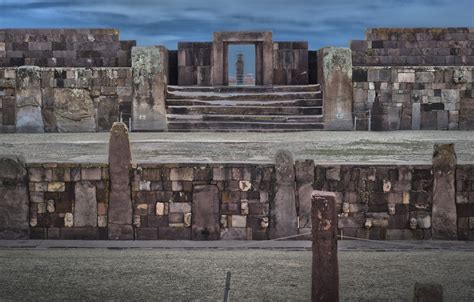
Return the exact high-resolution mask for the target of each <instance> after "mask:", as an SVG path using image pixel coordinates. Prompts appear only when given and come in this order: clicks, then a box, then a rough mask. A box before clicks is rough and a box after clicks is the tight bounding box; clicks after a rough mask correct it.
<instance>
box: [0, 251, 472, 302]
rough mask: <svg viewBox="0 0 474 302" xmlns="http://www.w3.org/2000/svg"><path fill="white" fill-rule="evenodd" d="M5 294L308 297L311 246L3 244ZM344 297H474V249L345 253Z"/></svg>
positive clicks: (41, 297) (0, 292)
mask: <svg viewBox="0 0 474 302" xmlns="http://www.w3.org/2000/svg"><path fill="white" fill-rule="evenodd" d="M0 268H1V273H0V284H2V286H0V300H2V301H5V300H15V301H18V300H22V301H25V300H35V301H46V300H49V301H58V300H62V301H63V300H132V301H139V300H140V301H151V300H154V301H220V300H222V299H223V292H224V284H225V274H226V272H227V271H230V272H231V273H232V279H231V301H309V300H310V292H311V252H310V251H289V250H259V249H241V250H219V249H204V250H183V249H178V250H173V249H171V250H170V249H123V250H121V249H45V250H0ZM339 271H340V294H341V301H359V300H360V299H363V300H364V301H365V300H367V299H369V300H372V301H380V300H382V299H390V301H410V299H411V298H412V295H413V286H414V284H415V282H437V283H441V284H442V285H443V289H444V298H445V301H472V300H473V299H474V283H473V281H472V280H474V253H473V252H468V251H403V252H401V251H398V252H391V251H381V252H377V251H372V252H368V251H339Z"/></svg>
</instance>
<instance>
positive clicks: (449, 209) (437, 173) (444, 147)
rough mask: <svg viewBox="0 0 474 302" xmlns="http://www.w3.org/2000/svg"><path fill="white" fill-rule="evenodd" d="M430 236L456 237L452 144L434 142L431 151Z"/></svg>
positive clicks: (454, 168) (454, 172)
mask: <svg viewBox="0 0 474 302" xmlns="http://www.w3.org/2000/svg"><path fill="white" fill-rule="evenodd" d="M433 182H434V183H433V210H432V217H431V227H432V232H433V234H432V237H433V239H441V240H447V239H448V240H449V239H452V240H456V239H457V213H456V152H455V151H454V144H435V145H434V152H433Z"/></svg>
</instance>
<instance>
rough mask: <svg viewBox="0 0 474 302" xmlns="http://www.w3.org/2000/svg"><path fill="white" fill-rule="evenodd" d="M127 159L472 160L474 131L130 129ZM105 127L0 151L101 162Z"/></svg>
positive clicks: (26, 137) (28, 138) (1, 142)
mask: <svg viewBox="0 0 474 302" xmlns="http://www.w3.org/2000/svg"><path fill="white" fill-rule="evenodd" d="M130 139H131V146H132V160H133V161H134V162H152V163H189V162H199V163H211V162H233V163H236V162H246V163H247V162H248V163H272V162H273V158H274V156H275V153H276V151H277V150H278V149H286V150H289V151H291V152H292V153H293V155H294V157H295V159H297V160H298V159H314V160H315V161H316V162H317V163H318V164H324V163H345V164H350V163H371V164H378V163H380V164H407V163H410V164H431V160H432V152H433V144H434V143H441V142H451V143H455V145H456V152H457V155H458V163H460V164H463V163H464V164H469V163H474V151H473V150H474V132H461V131H460V132H444V131H399V132H395V131H394V132H384V133H380V132H350V131H349V132H321V131H314V132H311V131H309V132H294V133H246V132H232V133H208V132H200V133H166V132H164V133H163V132H162V133H130ZM108 140H109V133H69V134H57V133H56V134H54V133H50V134H0V154H22V155H23V156H24V157H25V159H26V161H27V162H29V163H35V162H71V163H74V162H90V163H106V162H107V150H108V149H107V148H108Z"/></svg>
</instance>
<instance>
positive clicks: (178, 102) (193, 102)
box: [166, 99, 323, 107]
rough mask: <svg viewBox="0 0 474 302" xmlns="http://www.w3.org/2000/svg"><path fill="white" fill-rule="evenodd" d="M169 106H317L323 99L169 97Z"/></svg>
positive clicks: (321, 103) (167, 102)
mask: <svg viewBox="0 0 474 302" xmlns="http://www.w3.org/2000/svg"><path fill="white" fill-rule="evenodd" d="M166 104H167V105H168V106H206V105H208V106H270V107H316V106H322V105H323V100H322V99H306V100H302V99H296V100H276V101H274V100H270V101H268V100H264V101H254V100H238V101H229V100H199V99H168V100H167V101H166Z"/></svg>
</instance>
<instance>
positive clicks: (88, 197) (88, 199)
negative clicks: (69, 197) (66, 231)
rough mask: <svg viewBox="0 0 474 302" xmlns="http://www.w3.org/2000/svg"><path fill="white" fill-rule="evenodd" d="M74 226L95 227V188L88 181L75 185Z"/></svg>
mask: <svg viewBox="0 0 474 302" xmlns="http://www.w3.org/2000/svg"><path fill="white" fill-rule="evenodd" d="M74 195H75V201H74V226H75V227H96V226H97V199H96V188H95V186H94V185H93V184H92V183H91V182H90V181H80V182H78V183H76V185H75V189H74Z"/></svg>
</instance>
